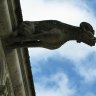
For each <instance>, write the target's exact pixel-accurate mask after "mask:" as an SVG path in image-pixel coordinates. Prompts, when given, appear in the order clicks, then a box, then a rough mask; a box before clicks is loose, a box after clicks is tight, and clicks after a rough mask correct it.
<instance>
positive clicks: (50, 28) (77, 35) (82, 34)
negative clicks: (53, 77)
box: [6, 20, 96, 49]
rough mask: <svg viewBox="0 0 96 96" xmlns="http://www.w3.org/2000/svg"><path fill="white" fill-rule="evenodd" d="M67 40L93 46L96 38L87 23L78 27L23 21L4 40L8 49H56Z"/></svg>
mask: <svg viewBox="0 0 96 96" xmlns="http://www.w3.org/2000/svg"><path fill="white" fill-rule="evenodd" d="M69 40H76V41H77V42H78V43H80V42H83V43H86V44H88V45H90V46H94V45H95V41H96V38H95V37H94V30H93V27H92V26H91V25H90V24H89V23H87V22H81V23H80V26H79V27H78V26H73V25H68V24H65V23H62V22H60V21H57V20H44V21H32V22H31V21H24V22H22V24H21V25H20V26H19V27H18V28H17V29H16V31H15V32H13V33H12V34H11V35H10V37H8V38H7V39H6V42H7V45H8V47H10V48H19V47H44V48H47V49H56V48H59V47H60V46H62V45H63V44H64V43H66V42H67V41H69Z"/></svg>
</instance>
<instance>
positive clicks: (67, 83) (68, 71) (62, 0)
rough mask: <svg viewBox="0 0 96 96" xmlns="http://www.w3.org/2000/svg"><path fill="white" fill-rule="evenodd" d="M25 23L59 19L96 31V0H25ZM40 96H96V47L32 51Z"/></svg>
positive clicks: (73, 45) (69, 44)
mask: <svg viewBox="0 0 96 96" xmlns="http://www.w3.org/2000/svg"><path fill="white" fill-rule="evenodd" d="M21 4H22V13H23V19H24V20H30V21H37V20H46V19H47V20H48V19H55V20H59V21H62V22H64V23H67V24H72V25H76V26H79V24H80V22H82V21H87V22H89V23H90V24H91V25H92V26H93V27H94V29H95V30H96V11H95V10H96V0H21ZM29 54H30V60H31V64H32V72H33V76H34V82H35V90H36V96H96V47H95V46H94V47H90V46H88V45H86V44H84V43H76V41H69V42H67V43H66V44H64V45H63V46H62V47H61V48H59V49H56V50H48V49H44V48H30V49H29Z"/></svg>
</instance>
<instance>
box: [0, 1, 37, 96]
mask: <svg viewBox="0 0 96 96" xmlns="http://www.w3.org/2000/svg"><path fill="white" fill-rule="evenodd" d="M22 21H23V20H22V14H21V8H20V1H19V0H0V96H35V90H34V84H33V78H32V72H31V66H30V61H29V54H28V49H27V48H18V49H14V50H9V49H8V48H6V42H4V38H6V37H7V36H9V35H10V34H11V32H13V30H14V29H15V28H16V27H17V26H18V25H19V24H20V23H21V22H22Z"/></svg>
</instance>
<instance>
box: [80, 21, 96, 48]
mask: <svg viewBox="0 0 96 96" xmlns="http://www.w3.org/2000/svg"><path fill="white" fill-rule="evenodd" d="M80 29H81V31H82V35H81V36H82V37H81V38H82V41H81V42H84V43H86V44H88V45H90V46H94V45H95V40H96V38H95V37H94V33H95V31H94V29H93V27H92V26H91V25H90V24H89V23H87V22H82V23H81V24H80Z"/></svg>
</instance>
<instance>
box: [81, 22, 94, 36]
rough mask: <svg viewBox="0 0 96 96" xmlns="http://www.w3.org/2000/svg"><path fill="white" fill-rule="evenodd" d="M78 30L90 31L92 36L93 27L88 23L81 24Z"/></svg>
mask: <svg viewBox="0 0 96 96" xmlns="http://www.w3.org/2000/svg"><path fill="white" fill-rule="evenodd" d="M80 28H81V29H82V30H83V31H85V32H87V31H90V32H91V33H92V34H93V35H94V30H93V27H92V26H91V25H90V24H89V23H87V22H81V23H80Z"/></svg>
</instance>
